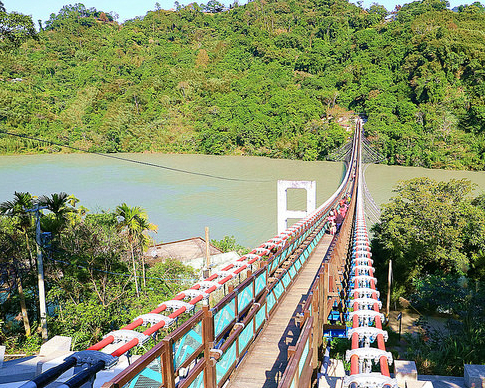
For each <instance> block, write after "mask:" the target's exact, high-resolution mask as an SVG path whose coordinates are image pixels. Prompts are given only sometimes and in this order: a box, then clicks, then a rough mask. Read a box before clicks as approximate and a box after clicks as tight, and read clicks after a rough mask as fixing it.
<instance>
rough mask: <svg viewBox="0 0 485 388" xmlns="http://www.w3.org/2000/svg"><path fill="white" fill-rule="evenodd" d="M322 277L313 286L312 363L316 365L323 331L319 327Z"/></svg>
mask: <svg viewBox="0 0 485 388" xmlns="http://www.w3.org/2000/svg"><path fill="white" fill-rule="evenodd" d="M319 279H320V278H318V280H317V282H316V283H315V286H314V288H313V294H312V295H313V298H312V311H313V314H312V315H313V327H312V341H313V344H312V346H313V354H312V364H313V366H314V367H316V366H318V356H319V352H318V350H319V349H320V337H321V332H322V330H320V329H319V328H321V327H322V326H320V309H319V306H320V290H319V288H320V287H319V286H320V281H319Z"/></svg>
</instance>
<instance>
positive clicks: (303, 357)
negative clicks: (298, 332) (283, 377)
mask: <svg viewBox="0 0 485 388" xmlns="http://www.w3.org/2000/svg"><path fill="white" fill-rule="evenodd" d="M309 350H310V337H308V339H307V341H306V343H305V348H304V349H303V353H302V355H301V358H300V362H299V363H298V370H299V375H300V376H301V371H302V370H303V366H304V365H305V361H306V358H307V356H308V351H309Z"/></svg>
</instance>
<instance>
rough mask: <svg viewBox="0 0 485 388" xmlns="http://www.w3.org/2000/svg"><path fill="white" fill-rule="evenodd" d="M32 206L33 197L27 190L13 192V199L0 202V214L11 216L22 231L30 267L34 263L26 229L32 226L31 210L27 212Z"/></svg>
mask: <svg viewBox="0 0 485 388" xmlns="http://www.w3.org/2000/svg"><path fill="white" fill-rule="evenodd" d="M33 206H34V198H33V197H32V195H31V194H30V193H29V192H26V193H23V192H17V191H16V192H15V193H14V199H13V201H5V202H2V203H0V214H1V215H4V216H8V217H11V218H12V220H13V221H14V225H15V227H16V228H17V229H18V230H20V231H21V232H22V234H23V235H24V237H25V243H26V245H27V251H28V252H29V261H30V263H29V264H30V268H32V267H33V265H34V258H33V256H32V250H31V249H30V241H29V234H28V230H29V229H30V228H31V227H32V212H28V211H27V210H28V209H31V208H32V207H33Z"/></svg>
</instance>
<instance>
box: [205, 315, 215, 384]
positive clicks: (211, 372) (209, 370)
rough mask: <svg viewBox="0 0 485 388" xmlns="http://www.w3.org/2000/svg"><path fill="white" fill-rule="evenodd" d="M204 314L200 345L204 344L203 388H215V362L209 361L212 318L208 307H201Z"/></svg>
mask: <svg viewBox="0 0 485 388" xmlns="http://www.w3.org/2000/svg"><path fill="white" fill-rule="evenodd" d="M202 311H203V314H204V317H203V320H202V343H203V344H204V358H205V373H204V387H205V388H216V387H217V380H216V366H215V360H212V359H211V356H210V350H211V349H212V348H213V347H214V337H215V334H214V317H213V314H212V311H211V310H210V307H209V306H207V305H206V306H202Z"/></svg>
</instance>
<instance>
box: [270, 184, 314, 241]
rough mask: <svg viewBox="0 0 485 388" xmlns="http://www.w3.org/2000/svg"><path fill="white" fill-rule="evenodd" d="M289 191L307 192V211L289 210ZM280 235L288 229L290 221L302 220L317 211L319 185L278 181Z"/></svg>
mask: <svg viewBox="0 0 485 388" xmlns="http://www.w3.org/2000/svg"><path fill="white" fill-rule="evenodd" d="M288 189H304V190H306V210H288ZM277 201H278V234H280V233H281V232H283V231H285V230H286V229H287V228H288V219H290V218H296V219H302V218H305V217H306V216H308V215H309V214H310V213H312V212H313V211H314V210H315V209H316V202H317V184H316V182H315V181H286V180H278V196H277Z"/></svg>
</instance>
